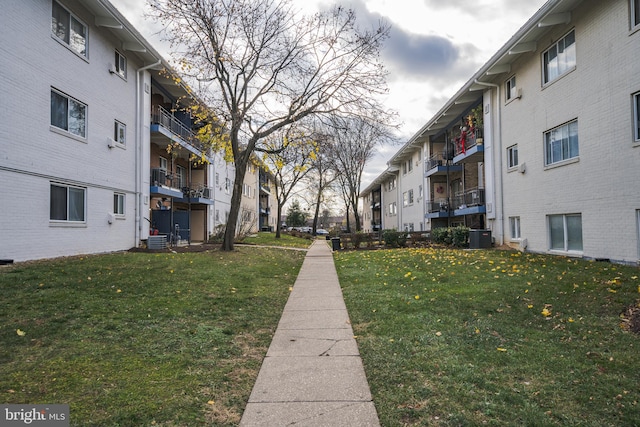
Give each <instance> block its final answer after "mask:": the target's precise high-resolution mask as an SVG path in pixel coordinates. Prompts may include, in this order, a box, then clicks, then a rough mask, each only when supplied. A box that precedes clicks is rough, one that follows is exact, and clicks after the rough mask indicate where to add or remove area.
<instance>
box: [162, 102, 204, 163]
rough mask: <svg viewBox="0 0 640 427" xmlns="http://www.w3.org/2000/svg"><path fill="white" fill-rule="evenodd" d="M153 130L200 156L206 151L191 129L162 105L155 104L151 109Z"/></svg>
mask: <svg viewBox="0 0 640 427" xmlns="http://www.w3.org/2000/svg"><path fill="white" fill-rule="evenodd" d="M151 132H152V134H153V132H157V133H160V134H162V135H164V136H165V137H167V138H169V139H170V140H172V141H174V142H177V143H178V144H180V146H182V147H183V148H186V149H187V150H189V151H191V152H192V153H193V154H196V155H198V156H200V155H201V154H202V153H203V152H204V151H205V147H204V145H203V144H202V143H201V142H200V140H198V138H197V137H196V135H195V134H194V133H193V132H192V131H191V129H190V128H189V127H187V126H186V125H185V124H184V123H182V122H181V121H180V120H178V119H177V118H176V117H175V116H174V115H173V114H171V113H170V112H169V111H167V110H165V109H164V108H162V107H161V106H160V105H154V106H153V108H152V110H151Z"/></svg>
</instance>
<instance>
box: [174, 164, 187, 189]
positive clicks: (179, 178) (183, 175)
mask: <svg viewBox="0 0 640 427" xmlns="http://www.w3.org/2000/svg"><path fill="white" fill-rule="evenodd" d="M186 186H187V170H186V169H185V168H184V167H183V166H176V182H175V183H174V187H176V188H182V187H186Z"/></svg>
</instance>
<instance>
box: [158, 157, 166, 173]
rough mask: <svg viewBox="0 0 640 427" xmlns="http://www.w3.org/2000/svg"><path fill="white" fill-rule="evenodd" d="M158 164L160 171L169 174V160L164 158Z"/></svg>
mask: <svg viewBox="0 0 640 427" xmlns="http://www.w3.org/2000/svg"><path fill="white" fill-rule="evenodd" d="M158 162H159V164H160V168H159V169H160V170H163V171H164V173H167V170H168V169H169V162H168V161H167V159H165V158H164V157H160V158H159V159H158Z"/></svg>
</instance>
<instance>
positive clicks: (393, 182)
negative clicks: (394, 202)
mask: <svg viewBox="0 0 640 427" xmlns="http://www.w3.org/2000/svg"><path fill="white" fill-rule="evenodd" d="M394 188H396V179H395V178H392V179H391V181H389V182H388V183H387V191H391V190H393V189H394Z"/></svg>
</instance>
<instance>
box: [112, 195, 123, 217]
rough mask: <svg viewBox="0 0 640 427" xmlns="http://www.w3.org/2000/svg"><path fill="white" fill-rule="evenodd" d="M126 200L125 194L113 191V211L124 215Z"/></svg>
mask: <svg viewBox="0 0 640 427" xmlns="http://www.w3.org/2000/svg"><path fill="white" fill-rule="evenodd" d="M124 200H125V196H124V194H121V193H113V213H114V214H115V215H119V216H124Z"/></svg>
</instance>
